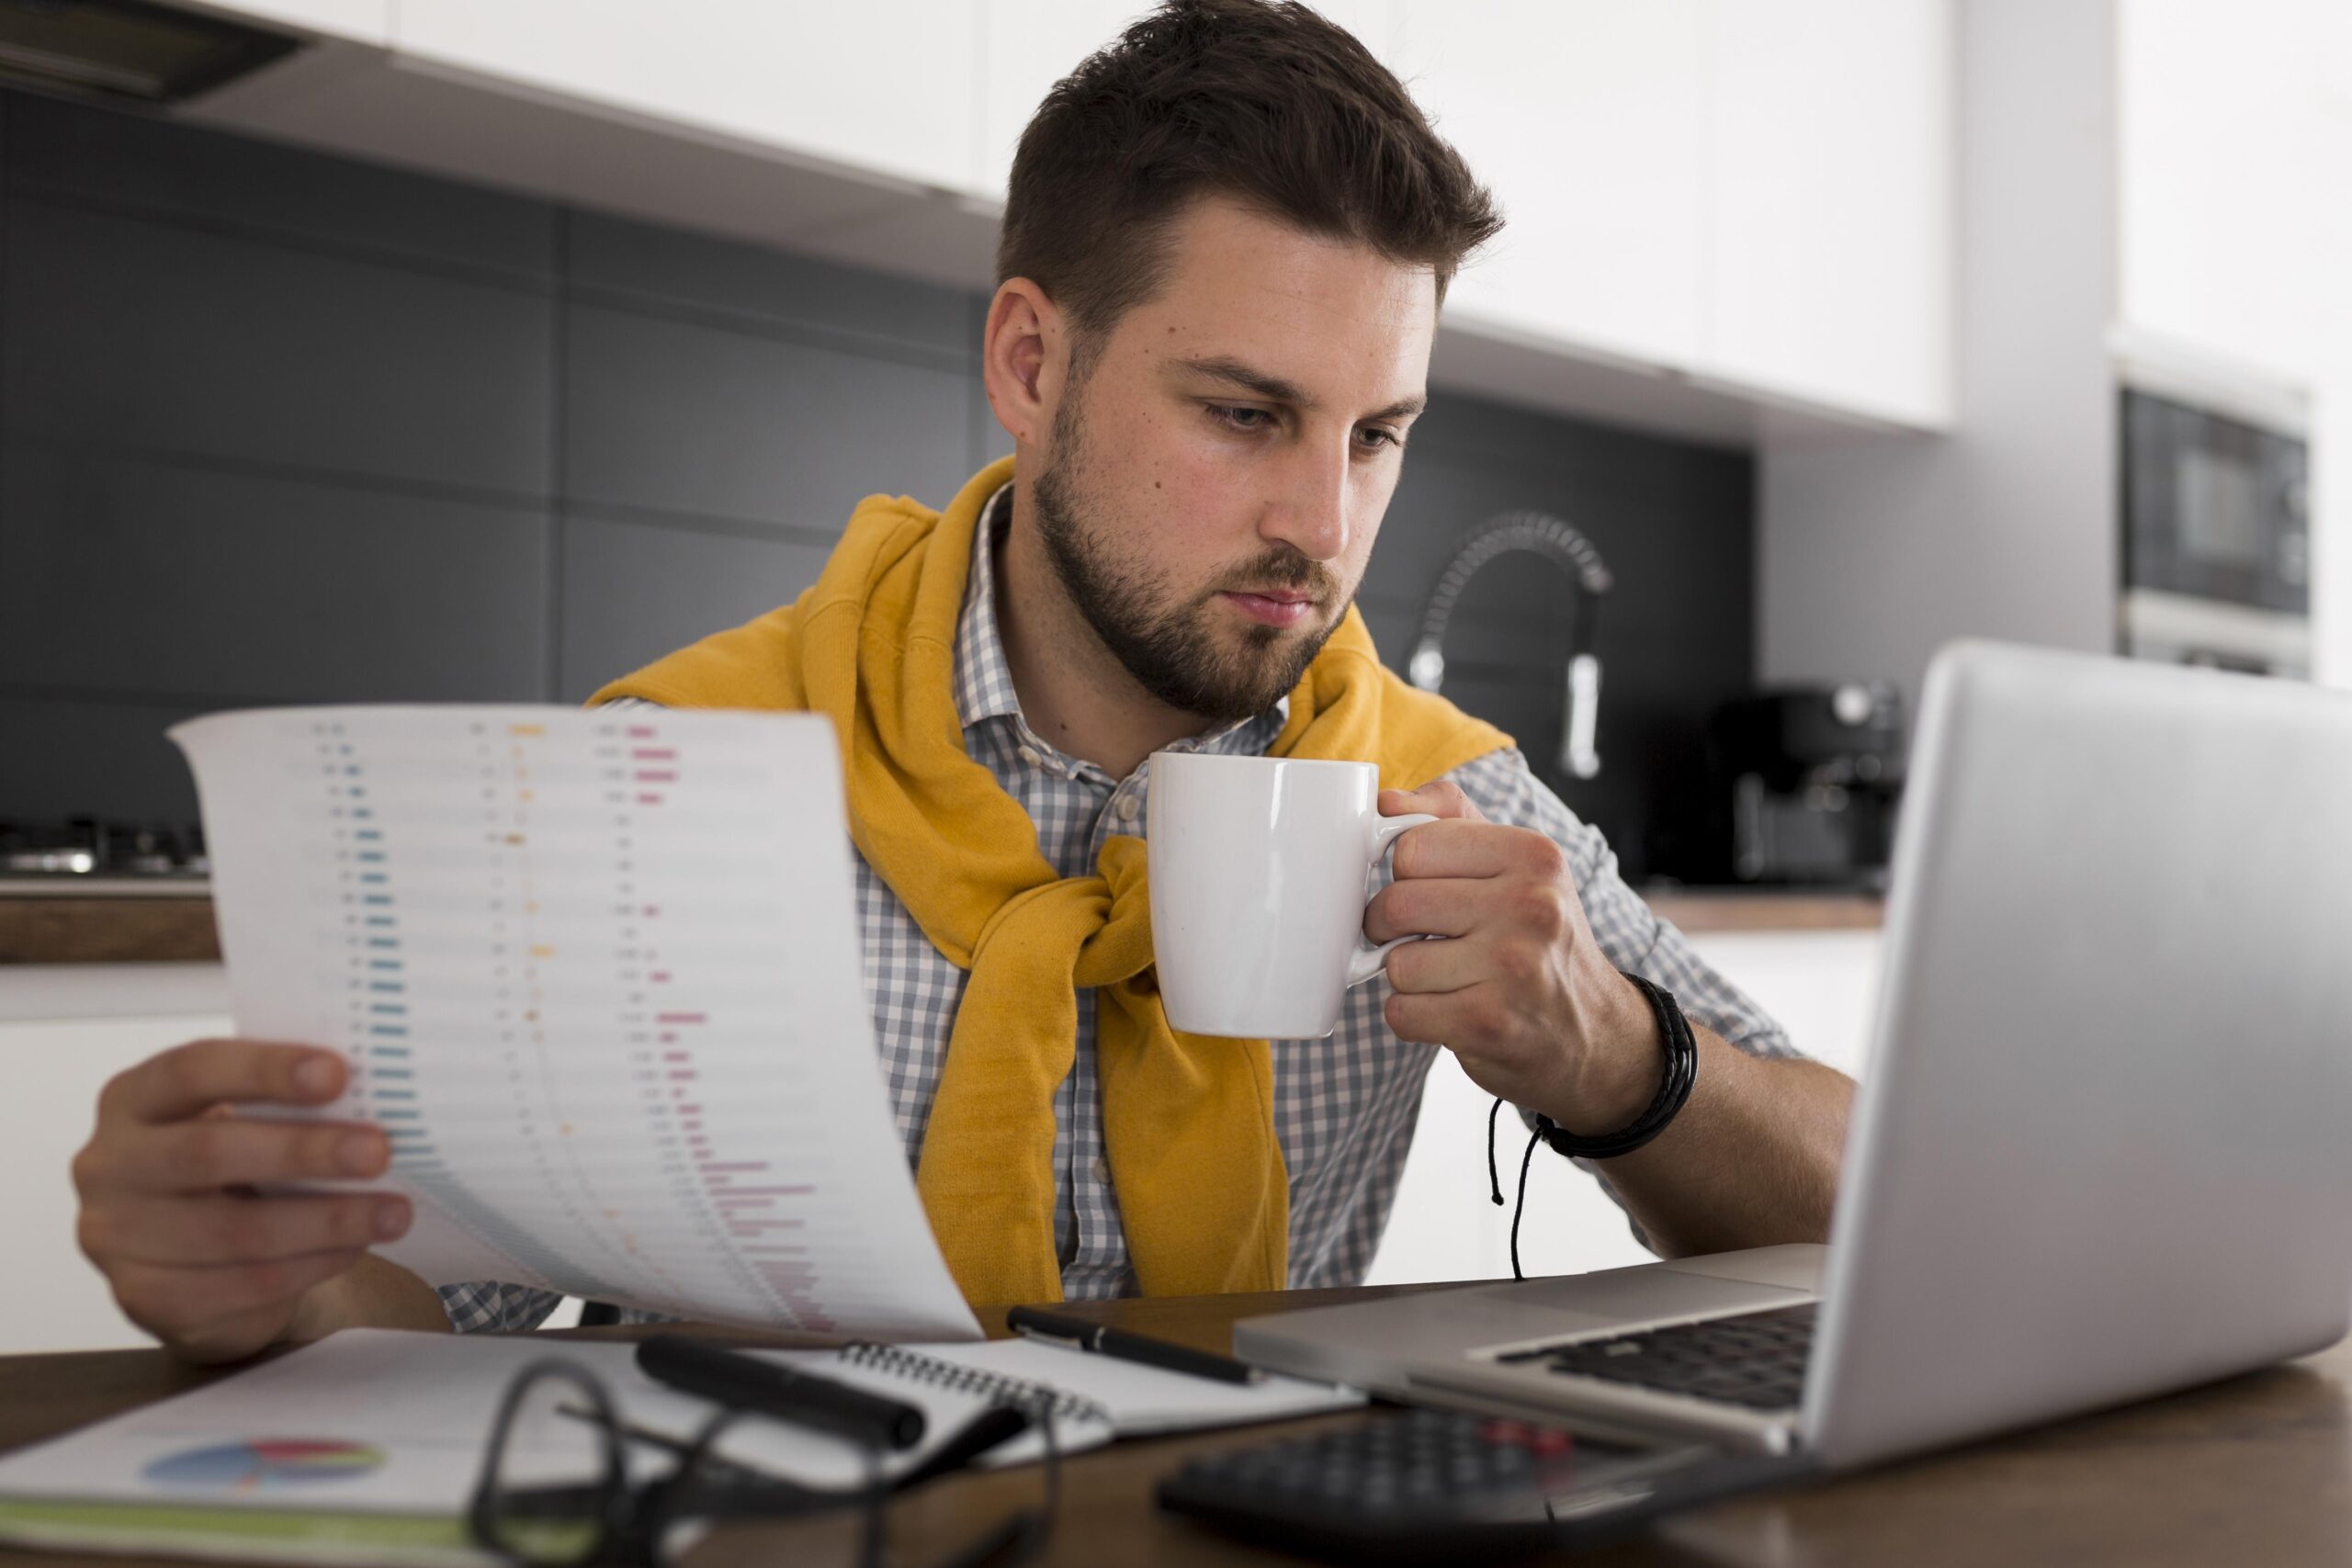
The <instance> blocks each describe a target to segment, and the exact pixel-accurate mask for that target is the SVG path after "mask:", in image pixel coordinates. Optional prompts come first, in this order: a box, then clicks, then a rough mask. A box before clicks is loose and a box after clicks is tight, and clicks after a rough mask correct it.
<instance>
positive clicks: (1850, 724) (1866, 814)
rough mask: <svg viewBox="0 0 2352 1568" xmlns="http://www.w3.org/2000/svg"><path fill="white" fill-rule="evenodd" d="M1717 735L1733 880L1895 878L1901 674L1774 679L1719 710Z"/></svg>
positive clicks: (1866, 883)
mask: <svg viewBox="0 0 2352 1568" xmlns="http://www.w3.org/2000/svg"><path fill="white" fill-rule="evenodd" d="M1709 742H1710V747H1709V750H1710V752H1711V756H1712V758H1713V773H1714V777H1715V787H1716V789H1717V790H1718V791H1719V792H1721V793H1720V794H1719V795H1718V796H1717V798H1718V800H1719V801H1721V802H1722V803H1723V805H1724V807H1727V808H1728V819H1727V821H1725V826H1726V827H1727V829H1728V839H1729V842H1728V849H1729V864H1728V870H1729V871H1730V874H1731V876H1732V878H1733V880H1734V881H1736V882H1745V883H1761V884H1778V885H1782V886H1841V887H1862V888H1872V889H1883V887H1884V886H1885V885H1886V865H1887V856H1888V852H1889V851H1890V850H1891V849H1892V847H1893V845H1894V816H1895V809H1896V806H1897V804H1898V802H1899V800H1900V798H1901V795H1902V787H1903V786H1902V745H1903V703H1902V694H1901V693H1900V692H1899V691H1898V690H1897V689H1896V687H1895V686H1894V683H1893V682H1885V681H1848V682H1838V683H1835V684H1823V685H1797V686H1782V687H1774V688H1770V689H1768V690H1766V691H1764V692H1761V693H1759V694H1757V695H1755V696H1752V697H1744V698H1741V699H1739V700H1737V701H1736V702H1730V703H1726V704H1724V705H1723V706H1722V707H1721V708H1719V709H1717V710H1716V712H1715V715H1714V718H1713V724H1712V725H1711V726H1710V732H1709ZM1719 820H1723V819H1722V818H1719Z"/></svg>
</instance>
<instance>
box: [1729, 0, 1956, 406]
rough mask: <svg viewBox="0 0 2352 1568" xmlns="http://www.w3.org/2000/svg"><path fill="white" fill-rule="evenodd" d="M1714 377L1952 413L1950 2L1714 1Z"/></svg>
mask: <svg viewBox="0 0 2352 1568" xmlns="http://www.w3.org/2000/svg"><path fill="white" fill-rule="evenodd" d="M1707 31H1708V39H1707V58H1706V62H1705V66H1704V69H1705V73H1706V76H1707V79H1708V82H1709V92H1708V138H1709V141H1708V155H1707V164H1708V175H1707V182H1706V185H1707V198H1706V203H1705V209H1706V217H1705V224H1706V236H1705V249H1706V254H1707V255H1708V257H1709V265H1708V268H1707V280H1706V288H1705V294H1704V300H1703V306H1702V320H1703V321H1704V328H1703V332H1702V351H1701V358H1702V363H1703V365H1704V367H1705V369H1706V370H1707V372H1708V373H1709V374H1710V375H1711V376H1715V377H1720V378H1724V379H1726V380H1730V381H1734V382H1737V383H1739V384H1741V385H1744V386H1750V387H1754V388H1756V389H1759V390H1762V391H1765V392H1769V393H1777V394H1780V395H1782V396H1786V397H1792V398H1795V399H1800V400H1805V401H1809V402H1816V403H1823V404H1827V405H1830V406H1832V407H1836V408H1841V409H1847V410H1851V411H1853V412H1859V413H1863V414H1867V415H1872V416H1876V417H1879V418H1883V419H1887V420H1890V421H1893V422H1895V423H1905V424H1915V425H1926V426H1935V425H1940V424H1944V423H1949V422H1950V421H1951V416H1952V400H1953V387H1952V366H1951V357H1952V335H1953V333H1952V321H1951V316H1952V303H1951V301H1952V282H1953V279H1952V266H1953V258H1954V252H1955V249H1956V242H1957V234H1956V221H1955V202H1954V197H1953V178H1954V174H1953V155H1954V154H1953V148H1954V140H1953V119H1952V115H1953V102H1952V93H1953V81H1952V71H1951V36H1950V32H1951V17H1950V14H1949V12H1948V10H1947V7H1946V5H1945V4H1944V0H1773V4H1771V5H1770V6H1758V5H1755V4H1753V3H1752V0H1713V3H1712V4H1710V5H1709V6H1708V22H1707Z"/></svg>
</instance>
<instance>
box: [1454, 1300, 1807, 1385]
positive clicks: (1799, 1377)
mask: <svg viewBox="0 0 2352 1568" xmlns="http://www.w3.org/2000/svg"><path fill="white" fill-rule="evenodd" d="M1815 1304H1816V1303H1811V1302H1808V1303H1805V1304H1804V1306H1792V1307H1775V1308H1773V1309H1772V1310H1771V1311H1770V1312H1752V1313H1742V1314H1739V1315H1737V1316H1736V1317H1717V1318H1710V1319H1709V1320H1707V1321H1706V1322H1704V1323H1678V1324H1673V1325H1669V1326H1668V1327H1665V1328H1648V1329H1644V1330H1642V1331H1641V1332H1639V1333H1635V1334H1620V1335H1615V1336H1612V1337H1610V1338H1607V1339H1580V1340H1577V1342H1576V1343H1574V1344H1571V1345H1546V1346H1541V1347H1539V1348H1535V1349H1532V1350H1514V1351H1512V1352H1511V1353H1510V1355H1508V1356H1501V1357H1498V1358H1497V1359H1498V1360H1501V1361H1505V1362H1521V1363H1525V1362H1536V1363H1541V1364H1542V1365H1543V1366H1544V1368H1545V1370H1547V1371H1555V1372H1559V1373H1561V1374H1563V1375H1565V1376H1569V1377H1581V1378H1600V1380H1602V1381H1603V1382H1622V1383H1634V1384H1637V1385H1639V1386H1640V1387H1643V1388H1649V1389H1657V1390H1658V1391H1659V1392H1661V1393H1687V1394H1691V1395H1693V1396H1695V1397H1697V1398H1700V1399H1713V1400H1720V1401H1722V1402H1723V1403H1724V1404H1739V1405H1745V1406H1747V1407H1748V1408H1750V1409H1755V1410H1793V1409H1794V1408H1796V1405H1797V1401H1798V1399H1799V1398H1800V1396H1801V1395H1802V1394H1803V1393H1804V1363H1805V1358H1806V1356H1807V1355H1808V1354H1810V1353H1811V1351H1812V1349H1813V1320H1814V1314H1815Z"/></svg>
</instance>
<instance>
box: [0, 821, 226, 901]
mask: <svg viewBox="0 0 2352 1568" xmlns="http://www.w3.org/2000/svg"><path fill="white" fill-rule="evenodd" d="M211 872H212V863H211V861H210V860H209V859H208V858H207V857H206V855H205V852H204V829H203V828H202V827H201V826H200V825H199V824H198V823H194V822H169V823H164V822H119V821H111V820H107V819H105V818H96V817H74V818H66V819H65V820H63V821H51V822H0V878H6V879H8V880H10V881H12V882H35V883H46V884H55V885H57V886H60V887H79V886H83V885H84V884H85V883H93V884H94V883H97V882H107V883H117V882H120V881H123V880H126V879H130V880H136V881H142V882H154V883H159V884H176V883H199V884H200V883H202V882H203V881H204V880H205V879H206V878H207V877H209V875H210V874H211Z"/></svg>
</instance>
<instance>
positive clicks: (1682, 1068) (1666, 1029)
mask: <svg viewBox="0 0 2352 1568" xmlns="http://www.w3.org/2000/svg"><path fill="white" fill-rule="evenodd" d="M1620 973H1623V974H1624V975H1625V978H1627V979H1628V980H1631V981H1632V982H1634V985H1635V986H1637V987H1640V988H1641V993H1642V995H1643V996H1644V997H1645V998H1648V1000H1649V1004H1650V1011H1651V1012H1652V1013H1653V1014H1654V1015H1656V1017H1657V1039H1658V1045H1659V1048H1660V1050H1661V1052H1662V1053H1663V1055H1664V1056H1665V1059H1666V1066H1665V1070H1664V1071H1663V1072H1662V1073H1660V1074H1659V1076H1658V1085H1657V1095H1656V1096H1655V1097H1654V1098H1653V1099H1652V1100H1650V1103H1649V1107H1648V1109H1647V1110H1645V1111H1643V1112H1642V1113H1641V1114H1640V1115H1639V1116H1636V1117H1634V1120H1633V1121H1632V1122H1629V1123H1628V1124H1627V1125H1625V1126H1624V1127H1622V1128H1620V1129H1619V1130H1618V1131H1616V1132H1614V1133H1605V1134H1601V1135H1600V1136H1599V1137H1596V1138H1584V1137H1578V1136H1577V1134H1574V1133H1571V1132H1569V1131H1568V1130H1567V1129H1566V1128H1564V1127H1562V1126H1561V1125H1560V1124H1559V1123H1558V1122H1555V1121H1553V1120H1552V1119H1551V1118H1550V1117H1549V1116H1544V1115H1540V1114H1539V1115H1538V1116H1537V1117H1536V1118H1535V1135H1536V1136H1537V1137H1539V1138H1541V1139H1543V1140H1544V1142H1545V1143H1546V1144H1549V1145H1551V1146H1552V1147H1553V1148H1555V1149H1556V1150H1558V1151H1559V1152H1560V1153H1562V1154H1564V1155H1567V1156H1571V1157H1572V1158H1576V1159H1613V1158H1615V1157H1616V1156H1619V1155H1629V1154H1632V1153H1633V1152H1634V1150H1635V1149H1638V1148H1640V1147H1641V1146H1642V1145H1644V1144H1646V1143H1648V1142H1649V1141H1650V1140H1651V1139H1652V1138H1655V1137H1657V1135H1658V1134H1660V1133H1663V1132H1665V1131H1666V1129H1667V1125H1668V1123H1669V1122H1672V1121H1673V1120H1674V1118H1675V1116H1676V1115H1677V1114H1678V1113H1679V1111H1681V1110H1682V1107H1683V1106H1684V1105H1685V1104H1687V1103H1688V1102H1689V1101H1690V1099H1691V1086H1692V1085H1694V1084H1696V1083H1697V1082H1698V1081H1699V1042H1698V1039H1697V1038H1696V1037H1695V1036H1694V1035H1692V1034H1691V1021H1690V1020H1689V1019H1687V1018H1684V1017H1683V1016H1682V1008H1681V1006H1680V1004H1679V1003H1678V1002H1676V1001H1675V999H1674V993H1673V992H1672V991H1669V990H1668V989H1667V988H1666V987H1663V986H1658V985H1654V984H1652V983H1651V982H1650V981H1647V980H1645V979H1644V978H1642V976H1639V975H1634V974H1631V973H1626V972H1624V971H1620Z"/></svg>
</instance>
